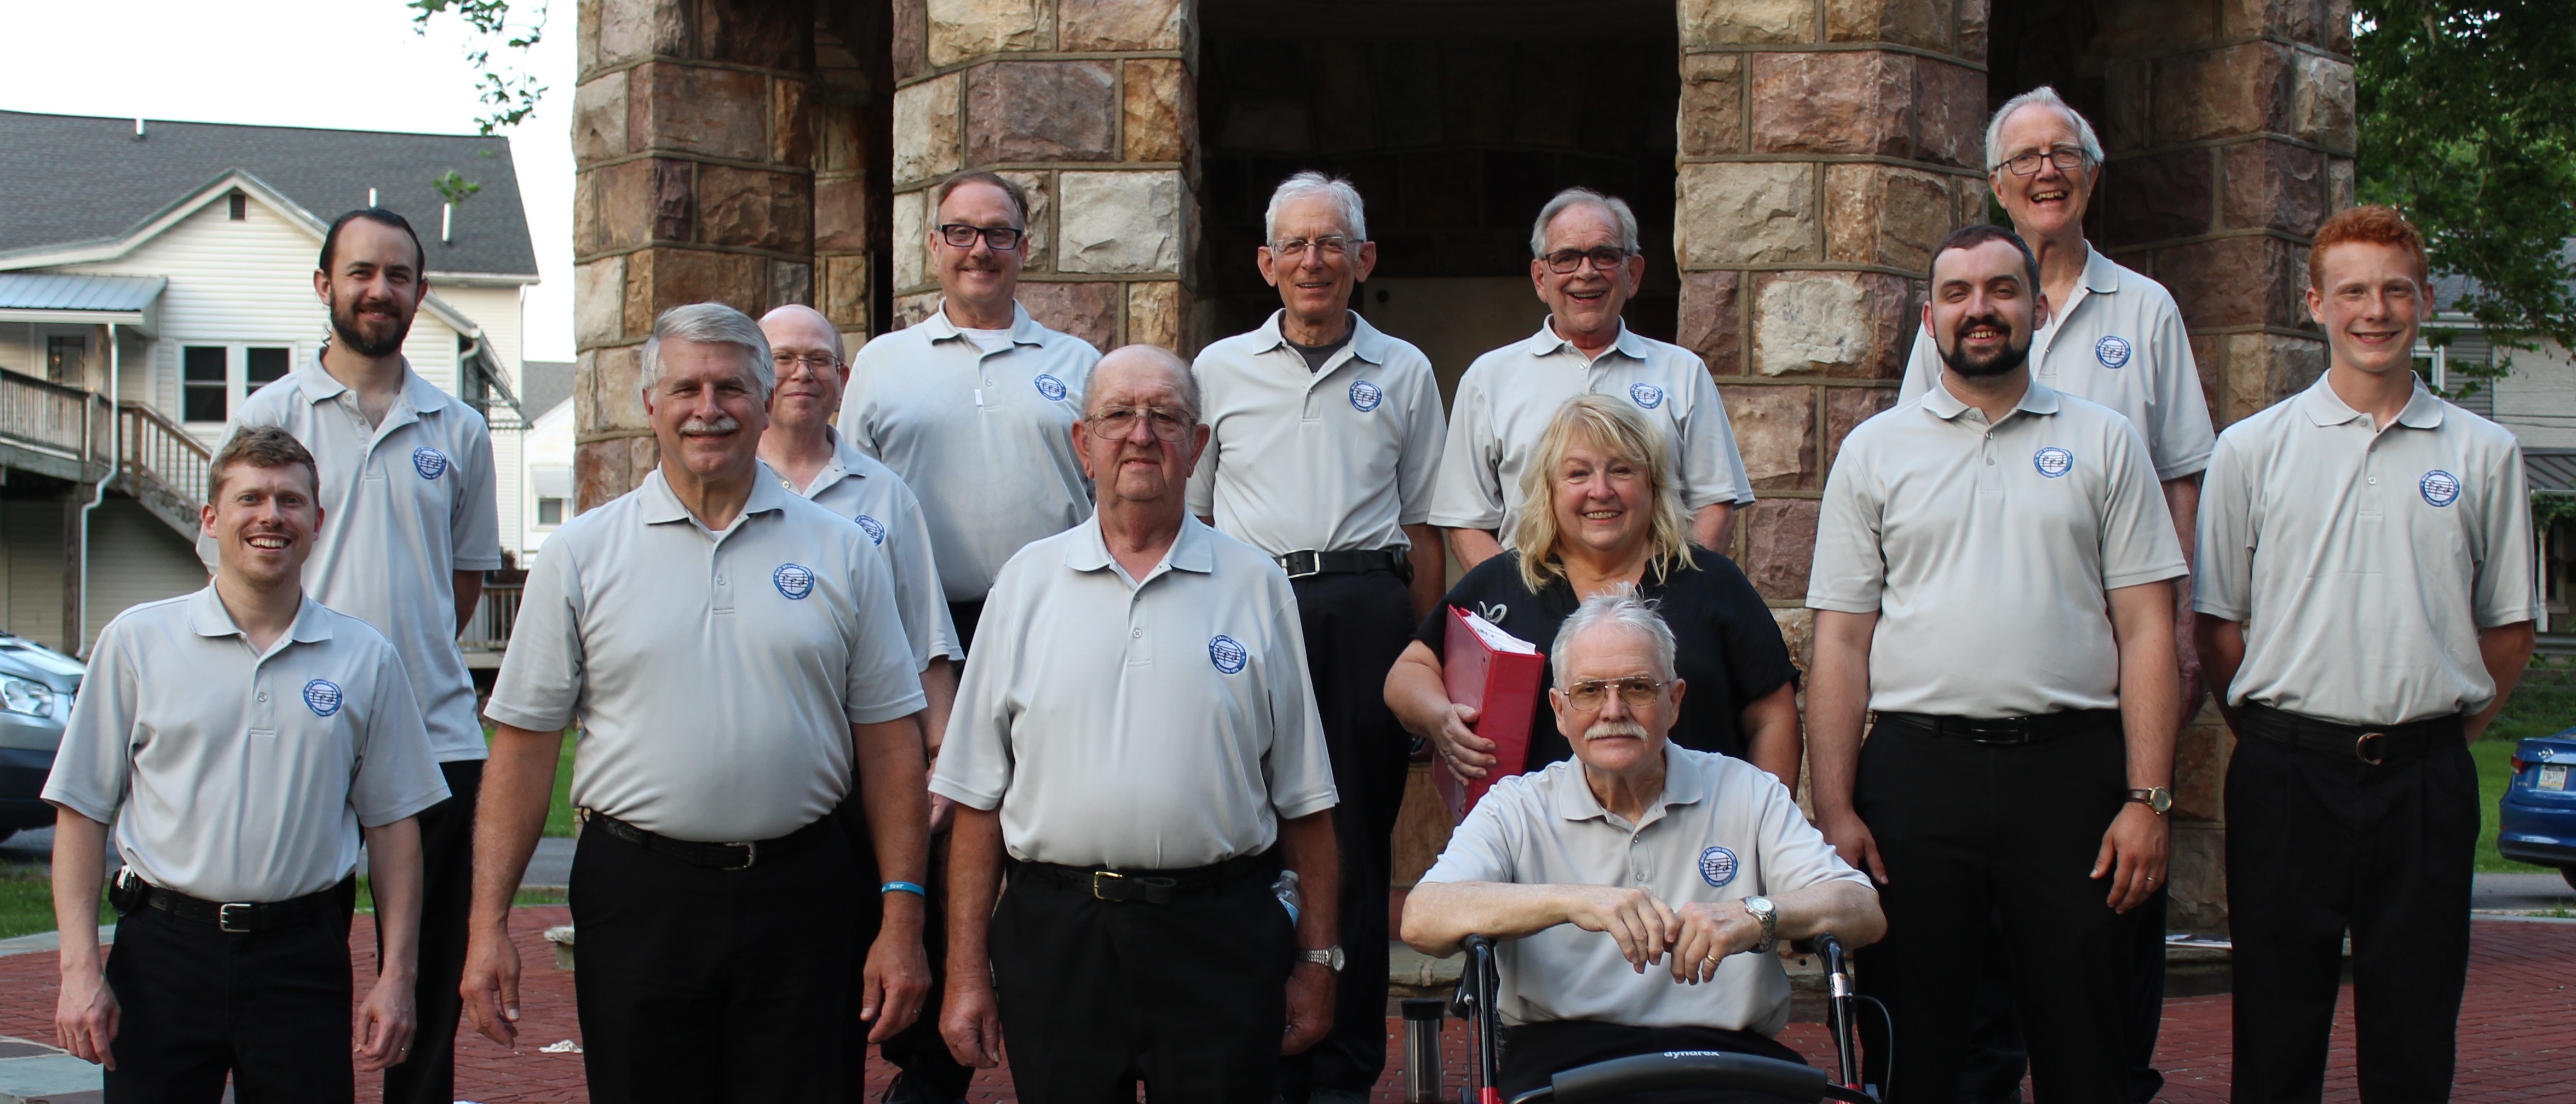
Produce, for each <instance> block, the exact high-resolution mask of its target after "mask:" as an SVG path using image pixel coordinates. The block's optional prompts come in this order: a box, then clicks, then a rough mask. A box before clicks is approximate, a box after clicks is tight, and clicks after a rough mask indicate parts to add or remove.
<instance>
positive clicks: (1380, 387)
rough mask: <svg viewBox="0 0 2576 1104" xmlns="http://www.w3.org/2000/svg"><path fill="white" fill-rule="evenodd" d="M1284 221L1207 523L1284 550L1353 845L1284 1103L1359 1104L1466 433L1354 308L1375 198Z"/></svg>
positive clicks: (1214, 357) (1195, 491)
mask: <svg viewBox="0 0 2576 1104" xmlns="http://www.w3.org/2000/svg"><path fill="white" fill-rule="evenodd" d="M1266 225H1267V230H1268V233H1267V240H1268V243H1269V244H1266V245H1263V246H1262V247H1261V248H1260V250H1259V253H1258V255H1257V257H1256V258H1255V259H1256V260H1257V261H1258V263H1259V264H1260V267H1261V276H1262V278H1263V279H1265V280H1268V281H1269V282H1270V283H1271V284H1272V285H1273V286H1275V287H1277V288H1278V289H1279V301H1280V303H1281V304H1282V309H1280V310H1278V311H1275V312H1273V313H1272V314H1271V316H1270V320H1269V321H1268V322H1265V323H1263V324H1262V325H1261V328H1259V329H1256V330H1254V331H1252V332H1251V333H1247V334H1238V335H1236V336H1234V337H1230V338H1227V339H1225V340H1223V341H1219V342H1217V343H1216V344H1214V345H1210V346H1208V348H1207V350H1206V351H1205V352H1202V353H1200V354H1199V358H1198V363H1197V364H1196V365H1194V366H1192V368H1191V374H1192V375H1193V376H1195V377H1196V378H1197V380H1198V385H1199V391H1200V394H1201V395H1202V397H1203V400H1204V401H1205V403H1206V406H1207V409H1206V412H1205V414H1204V415H1203V420H1204V421H1205V422H1206V424H1207V427H1208V431H1209V438H1208V447H1207V452H1206V453H1205V454H1204V455H1202V456H1200V457H1199V466H1198V470H1197V471H1196V472H1194V473H1192V474H1191V476H1190V513H1192V514H1194V515H1196V516H1198V517H1199V519H1200V520H1202V521H1207V522H1209V523H1211V524H1213V525H1215V526H1216V528H1217V530H1218V531H1219V532H1222V533H1224V534H1226V535H1227V536H1230V537H1235V538H1237V539H1240V540H1242V541H1244V542H1245V543H1248V544H1250V545H1252V546H1253V547H1255V548H1259V549H1260V550H1262V551H1263V552H1266V553H1268V554H1270V556H1271V557H1272V558H1274V559H1276V560H1278V561H1279V565H1280V566H1281V567H1283V568H1286V569H1287V571H1288V581H1289V584H1290V586H1292V587H1294V588H1295V590H1296V593H1297V614H1298V622H1299V625H1300V627H1301V629H1302V630H1303V635H1304V637H1305V641H1306V660H1307V662H1308V663H1309V664H1310V665H1311V666H1310V668H1309V669H1310V672H1311V674H1312V675H1313V678H1314V684H1315V705H1316V708H1317V709H1318V711H1319V712H1320V714H1321V717H1322V721H1323V726H1324V742H1325V744H1326V745H1327V746H1328V747H1329V748H1330V749H1331V752H1332V758H1333V786H1334V788H1335V789H1336V790H1338V791H1339V792H1340V794H1341V804H1339V805H1336V806H1334V807H1333V834H1334V838H1335V839H1336V840H1338V841H1339V843H1340V845H1341V858H1342V942H1343V943H1344V945H1346V946H1348V947H1349V948H1350V962H1349V969H1348V970H1346V971H1344V972H1343V974H1342V984H1341V986H1340V987H1339V990H1338V1000H1337V1004H1338V1007H1337V1008H1336V1009H1335V1015H1334V1019H1333V1023H1334V1026H1333V1034H1332V1036H1331V1037H1330V1038H1327V1039H1325V1040H1324V1041H1323V1042H1322V1043H1320V1044H1318V1045H1316V1046H1315V1047H1314V1048H1313V1049H1311V1050H1308V1051H1307V1052H1306V1053H1304V1054H1302V1055H1298V1056H1296V1057H1294V1058H1291V1059H1289V1060H1288V1062H1287V1063H1286V1067H1287V1068H1286V1070H1285V1072H1284V1074H1283V1085H1282V1096H1283V1097H1284V1098H1285V1100H1286V1102H1287V1104H1298V1102H1300V1101H1305V1100H1313V1101H1317V1102H1322V1101H1354V1102H1358V1101H1365V1100H1367V1099H1368V1091H1369V1087H1370V1086H1371V1085H1374V1084H1376V1083H1377V1079H1378V1075H1379V1074H1380V1073H1381V1072H1383V1071H1384V1070H1385V1068H1386V1017H1385V1015H1384V1011H1383V1010H1384V1009H1385V1007H1386V936H1387V932H1386V904H1387V891H1388V878H1389V872H1388V870H1387V865H1388V861H1389V860H1388V853H1387V848H1388V844H1389V841H1390V840H1391V839H1392V838H1393V836H1394V833H1395V815H1396V811H1397V810H1398V809H1399V808H1401V807H1402V806H1403V804H1404V779H1405V761H1406V759H1407V757H1408V756H1409V754H1410V752H1411V750H1412V744H1413V741H1412V740H1411V738H1410V737H1408V736H1407V735H1406V733H1405V731H1404V727H1403V726H1402V725H1399V724H1397V723H1396V720H1395V714H1393V713H1391V712H1389V711H1388V710H1387V707H1386V695H1385V693H1384V692H1383V687H1384V685H1385V682H1386V672H1387V668H1389V667H1392V666H1394V665H1395V658H1396V656H1398V655H1401V654H1402V653H1403V652H1404V646H1405V643H1406V642H1407V641H1409V640H1410V639H1412V632H1413V625H1414V624H1415V623H1416V622H1418V621H1419V620H1420V619H1421V618H1422V617H1424V616H1426V615H1428V614H1429V613H1430V612H1431V611H1432V610H1433V609H1434V608H1436V607H1438V605H1439V604H1440V596H1441V592H1442V589H1443V585H1444V584H1445V583H1447V582H1448V572H1447V570H1446V569H1445V567H1446V564H1445V557H1443V556H1442V555H1441V551H1440V538H1439V533H1438V531H1437V530H1435V529H1433V528H1432V527H1431V526H1430V525H1428V524H1425V519H1426V518H1428V517H1429V516H1430V513H1431V480H1432V476H1433V474H1434V473H1435V472H1436V470H1437V468H1438V465H1439V463H1440V438H1441V434H1442V432H1443V431H1444V429H1445V427H1446V419H1444V418H1443V417H1442V416H1441V413H1440V384H1439V381H1438V380H1436V379H1434V378H1433V377H1432V374H1431V362H1430V361H1429V360H1428V359H1426V358H1424V357H1423V355H1422V351H1421V350H1419V349H1416V348H1414V347H1413V346H1411V345H1408V344H1406V343H1404V342H1403V341H1400V340H1397V339H1395V338H1392V337H1388V336H1387V335H1385V334H1383V333H1380V332H1378V330H1377V329H1376V328H1375V327H1373V326H1370V325H1369V324H1368V321H1367V320H1366V319H1364V318H1361V317H1360V316H1359V315H1358V314H1356V313H1354V312H1352V310H1351V309H1350V301H1351V290H1352V288H1353V287H1355V286H1356V285H1357V284H1358V282H1359V281H1360V280H1362V279H1364V278H1366V277H1367V276H1368V273H1369V270H1370V269H1371V268H1374V267H1375V266H1376V264H1377V243H1375V242H1372V241H1370V240H1368V223H1367V220H1366V217H1365V214H1364V212H1363V209H1362V206H1361V203H1360V193H1359V190H1358V189H1356V188H1353V187H1351V184H1350V182H1349V181H1347V180H1338V179H1334V178H1332V177H1327V176H1325V175H1324V174H1322V173H1316V172H1303V173H1298V174H1297V175H1295V176H1292V177H1289V178H1288V179H1287V180H1286V181H1284V182H1282V183H1281V184H1280V185H1279V188H1278V190H1277V191H1275V192H1273V193H1271V197H1270V209H1269V213H1268V215H1267V216H1266ZM1408 591H1409V592H1410V593H1409V597H1410V600H1409V601H1408ZM1408 614H1409V615H1410V616H1408Z"/></svg>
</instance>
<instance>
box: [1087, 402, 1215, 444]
mask: <svg viewBox="0 0 2576 1104" xmlns="http://www.w3.org/2000/svg"><path fill="white" fill-rule="evenodd" d="M1140 418H1141V419H1143V420H1144V422H1145V424H1146V425H1147V426H1148V427H1150V428H1152V429H1153V431H1154V438H1155V439H1156V440H1160V441H1178V440H1180V439H1181V434H1183V433H1185V432H1187V431H1188V430H1189V428H1190V422H1191V421H1192V418H1191V417H1190V416H1189V415H1186V414H1183V413H1181V412H1180V411H1177V410H1165V409H1163V408H1162V407H1159V406H1112V407H1106V408H1103V409H1100V410H1095V411H1092V412H1091V416H1090V417H1088V418H1085V419H1083V422H1084V424H1087V425H1089V426H1090V427H1091V435H1092V436H1094V437H1098V438H1100V439H1101V440H1103V441H1123V440H1126V439H1127V438H1129V437H1132V436H1134V435H1135V433H1136V421H1137V419H1140Z"/></svg>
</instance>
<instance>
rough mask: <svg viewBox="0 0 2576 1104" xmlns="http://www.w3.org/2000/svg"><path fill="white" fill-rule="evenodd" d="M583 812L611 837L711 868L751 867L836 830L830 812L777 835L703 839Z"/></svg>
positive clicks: (586, 820)
mask: <svg viewBox="0 0 2576 1104" xmlns="http://www.w3.org/2000/svg"><path fill="white" fill-rule="evenodd" d="M580 813H581V822H582V823H583V824H584V825H587V826H589V827H592V828H597V829H599V830H600V831H602V832H606V833H608V835H609V838H611V839H616V840H623V841H625V842H627V843H631V844H634V845H635V846H637V847H641V848H643V849H645V850H647V851H659V852H661V853H662V854H665V855H669V856H671V857H672V858H675V859H678V860H680V861H681V862H684V863H688V864H690V865H692V866H703V867H706V868H708V869H710V870H749V869H751V868H752V867H753V866H754V865H756V864H758V863H759V862H760V860H762V859H765V858H766V859H782V858H785V857H787V856H789V855H793V854H795V853H797V852H799V851H802V850H804V849H806V848H808V847H811V846H813V845H814V842H815V841H816V840H819V839H822V838H823V836H824V835H825V834H826V833H828V832H830V831H831V830H832V818H831V817H830V816H828V815H826V816H821V817H816V818H815V819H814V822H813V823H811V824H808V825H806V826H804V827H802V828H799V829H797V830H795V831H793V832H789V833H787V834H786V835H783V836H780V837H778V838H776V839H765V840H752V841H749V842H746V843H699V842H697V841H695V840H681V839H672V838H671V837H669V836H665V835H661V834H658V833H654V832H647V831H645V830H644V829H641V828H638V827H636V826H634V825H632V824H628V823H626V822H625V821H622V820H619V819H617V818H616V817H613V816H610V815H608V814H606V813H603V812H600V811H598V810H596V809H583V810H581V811H580Z"/></svg>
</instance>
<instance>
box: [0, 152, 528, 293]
mask: <svg viewBox="0 0 2576 1104" xmlns="http://www.w3.org/2000/svg"><path fill="white" fill-rule="evenodd" d="M235 171H239V172H243V173H247V174H249V175H251V176H254V177H256V178H258V179H259V180H261V181H264V182H266V183H267V184H269V185H270V186H271V187H274V188H275V189H277V191H278V192H279V194H281V195H284V196H285V197H287V198H288V199H290V200H292V201H294V202H295V203H296V204H298V205H300V206H302V207H303V208H304V209H306V210H307V211H310V212H312V213H313V214H314V215H315V216H316V217H318V218H320V219H321V220H322V221H323V222H325V223H328V222H329V221H330V220H331V219H332V218H335V217H337V216H338V215H339V213H340V212H342V211H347V210H350V209H353V208H357V207H363V206H366V203H367V190H368V189H370V188H373V189H376V193H377V198H376V204H377V206H380V207H385V208H389V209H391V210H393V211H395V212H398V213H400V214H401V215H402V216H403V217H404V218H406V219H409V220H411V224H412V227H413V228H414V229H415V230H417V231H418V232H419V233H420V237H421V242H422V245H423V246H424V247H425V248H426V249H427V251H428V253H429V271H430V273H431V274H432V275H445V276H448V277H450V278H455V277H458V276H491V277H507V278H515V279H519V280H524V281H533V280H535V279H536V277H537V257H536V248H535V246H534V244H533V243H532V242H531V241H530V239H529V236H528V218H527V212H526V210H525V208H524V207H523V206H522V205H521V202H520V198H519V179H518V172H517V170H516V168H515V167H514V166H513V164H512V162H511V159H510V140H509V139H507V138H482V137H476V136H472V135H454V134H401V133H391V132H383V131H362V130H322V129H316V128H307V127H281V126H238V125H233V124H228V123H176V122H163V121H158V120H152V121H147V122H146V123H145V125H144V126H143V133H142V134H141V135H139V136H138V135H137V134H136V133H135V120H133V119H108V118H94V117H89V116H81V115H39V114H35V113H32V112H23V111H0V196H8V197H11V200H10V201H9V202H5V203H0V256H5V255H8V254H13V253H31V252H38V251H50V250H54V249H61V248H67V247H73V246H81V245H97V244H104V243H107V242H112V241H114V240H116V239H119V238H122V237H124V236H126V235H128V234H130V233H132V232H133V231H135V230H136V229H138V228H140V227H142V226H144V225H145V224H147V223H149V222H151V221H152V220H154V219H155V218H157V217H159V216H160V215H161V214H162V213H164V212H165V211H167V210H168V209H169V208H170V207H171V205H173V204H175V203H178V202H180V201H182V200H185V199H187V198H188V197H190V196H192V195H194V194H196V193H197V192H199V191H200V190H202V189H204V188H205V187H206V186H207V185H208V184H209V183H210V182H213V181H216V180H219V179H221V178H222V177H224V176H226V175H227V174H229V173H232V172H235ZM450 171H453V172H455V173H456V174H457V175H459V176H462V177H464V178H465V179H467V180H470V181H475V182H478V183H480V184H481V185H482V186H483V187H482V190H481V191H480V192H478V193H476V194H475V195H474V196H473V197H472V198H471V199H468V200H466V201H465V202H464V203H461V204H459V205H457V208H456V215H455V220H454V225H453V227H452V234H451V237H452V238H453V240H452V241H448V242H442V241H440V240H439V216H440V214H441V208H442V206H443V205H444V202H445V201H444V200H442V199H441V198H440V197H439V194H438V192H437V190H436V189H434V188H432V187H431V186H430V184H431V181H433V180H436V179H437V178H438V177H439V176H440V175H441V174H443V173H447V172H450ZM29 197H42V199H41V201H40V202H31V201H29Z"/></svg>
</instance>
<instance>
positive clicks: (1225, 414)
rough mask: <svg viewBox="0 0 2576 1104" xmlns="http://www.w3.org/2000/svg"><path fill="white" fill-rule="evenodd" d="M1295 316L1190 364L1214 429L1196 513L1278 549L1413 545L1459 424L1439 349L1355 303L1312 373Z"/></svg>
mask: <svg viewBox="0 0 2576 1104" xmlns="http://www.w3.org/2000/svg"><path fill="white" fill-rule="evenodd" d="M1286 314H1287V312H1286V311H1273V312H1271V314H1270V320H1269V321H1268V322H1264V323H1262V324H1261V328H1259V329H1256V330H1254V331H1252V332H1251V333H1246V334H1237V335H1235V336H1233V337H1229V338H1226V339H1225V340H1223V341H1220V342H1217V343H1216V344H1214V345H1210V346H1208V347H1207V350H1206V351H1205V352H1202V353H1200V354H1199V359H1198V363H1196V364H1194V365H1192V366H1191V369H1190V370H1191V372H1192V373H1193V374H1194V375H1196V376H1197V377H1198V381H1199V402H1200V405H1202V406H1204V407H1205V408H1206V409H1205V410H1204V411H1202V412H1201V415H1200V420H1201V421H1203V422H1205V423H1207V425H1208V426H1209V428H1210V429H1211V431H1212V432H1211V434H1210V437H1209V440H1208V447H1207V451H1206V452H1205V453H1202V454H1200V456H1199V466H1198V470H1197V471H1195V472H1192V473H1191V475H1190V513H1192V514H1195V515H1197V516H1199V517H1213V518H1215V519H1216V527H1217V528H1218V529H1220V530H1223V531H1224V532H1225V533H1226V534H1227V535H1229V536H1232V537H1235V538H1237V539H1240V540H1242V541H1244V542H1246V543H1249V544H1251V545H1252V546H1253V547H1255V548H1258V549H1260V550H1262V551H1264V552H1267V553H1270V554H1271V555H1273V556H1278V555H1283V554H1286V553H1289V552H1304V551H1315V552H1339V551H1347V550H1352V549H1358V550H1363V551H1366V550H1374V549H1380V548H1400V547H1404V545H1405V536H1404V527H1405V526H1407V525H1420V524H1422V523H1423V522H1424V521H1426V520H1428V519H1429V518H1430V516H1431V481H1432V477H1433V476H1434V475H1436V474H1437V473H1438V472H1439V467H1440V439H1441V435H1442V434H1444V433H1445V432H1447V429H1448V419H1447V417H1446V416H1444V415H1443V414H1442V413H1441V412H1440V382H1439V380H1437V379H1435V378H1434V377H1433V376H1432V374H1431V361H1430V359H1429V358H1426V357H1424V356H1423V355H1422V350H1420V349H1416V348H1414V347H1413V346H1411V345H1408V344H1406V343H1404V342H1402V341H1399V340H1397V339H1395V338H1392V337H1388V336H1387V335H1386V334H1384V333H1382V332H1380V331H1379V330H1378V328H1377V327H1375V326H1371V325H1369V324H1368V320H1367V319H1364V318H1361V317H1360V316H1359V315H1358V314H1356V313H1354V314H1352V315H1351V316H1350V318H1351V335H1350V341H1349V343H1347V344H1345V345H1343V346H1342V347H1341V349H1339V350H1337V351H1336V352H1334V353H1333V355H1332V357H1331V358H1330V359H1327V360H1326V361H1325V362H1324V366H1323V367H1322V368H1321V369H1319V370H1316V371H1308V370H1307V369H1306V358H1305V357H1304V355H1302V354H1300V353H1299V352H1298V351H1297V349H1296V347H1295V346H1292V345H1290V344H1289V343H1288V339H1287V337H1286V336H1284V335H1283V334H1281V333H1280V331H1279V322H1280V319H1281V318H1282V317H1284V316H1286Z"/></svg>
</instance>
